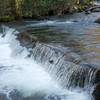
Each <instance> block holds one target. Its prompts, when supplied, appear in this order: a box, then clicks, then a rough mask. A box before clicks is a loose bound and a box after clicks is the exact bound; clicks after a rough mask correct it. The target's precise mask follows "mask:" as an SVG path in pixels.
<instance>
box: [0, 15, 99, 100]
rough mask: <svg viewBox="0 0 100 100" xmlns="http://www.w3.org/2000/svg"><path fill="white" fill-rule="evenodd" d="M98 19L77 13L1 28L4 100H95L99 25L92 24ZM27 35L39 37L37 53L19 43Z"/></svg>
mask: <svg viewBox="0 0 100 100" xmlns="http://www.w3.org/2000/svg"><path fill="white" fill-rule="evenodd" d="M99 16H100V13H92V14H89V15H85V14H84V13H77V14H73V15H67V16H63V17H52V18H48V19H45V20H40V21H37V20H36V21H32V20H25V21H21V22H12V23H7V24H6V23H1V28H0V33H1V34H0V100H93V97H92V94H91V93H92V92H93V85H94V77H95V73H96V72H97V71H98V70H100V25H99V24H97V23H94V21H95V19H96V18H98V17H99ZM2 25H3V26H2ZM24 33H25V34H28V35H30V36H31V37H35V38H36V40H37V43H36V47H35V48H31V46H30V44H28V45H27V46H29V47H27V46H26V45H25V46H22V45H23V43H24V42H23V43H22V45H21V43H20V41H18V40H17V36H18V34H24ZM22 36H23V35H22ZM47 46H48V47H47ZM51 48H53V49H51ZM30 50H31V54H32V55H30ZM57 50H60V51H57ZM62 51H63V52H64V54H66V56H64V57H66V60H65V58H64V59H63V58H61V56H62ZM55 52H57V53H55ZM43 55H44V56H43ZM58 58H59V59H58ZM60 58H61V59H60ZM48 59H49V62H48ZM63 60H64V61H63ZM58 61H59V62H58ZM55 62H56V64H55ZM57 62H58V63H57ZM65 62H66V63H65ZM49 63H53V64H52V65H51V64H49ZM65 65H66V66H67V69H64V68H66V66H65ZM83 65H84V66H83ZM80 66H83V67H80ZM84 67H86V69H85V70H84ZM59 68H62V69H64V70H62V69H59ZM81 70H82V71H81ZM61 73H63V74H61ZM84 73H85V74H87V75H84ZM60 75H62V76H60ZM79 76H80V77H79ZM82 78H83V79H84V80H85V81H84V82H83V81H82ZM92 82H93V84H92Z"/></svg>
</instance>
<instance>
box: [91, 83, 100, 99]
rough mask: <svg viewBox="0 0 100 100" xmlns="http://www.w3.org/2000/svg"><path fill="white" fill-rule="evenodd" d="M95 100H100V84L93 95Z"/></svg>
mask: <svg viewBox="0 0 100 100" xmlns="http://www.w3.org/2000/svg"><path fill="white" fill-rule="evenodd" d="M92 95H93V97H94V99H95V100H100V83H98V84H97V85H96V86H95V88H94V91H93V93H92Z"/></svg>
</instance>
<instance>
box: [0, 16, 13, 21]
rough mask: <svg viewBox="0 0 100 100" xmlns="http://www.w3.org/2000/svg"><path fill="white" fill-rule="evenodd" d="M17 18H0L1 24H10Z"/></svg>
mask: <svg viewBox="0 0 100 100" xmlns="http://www.w3.org/2000/svg"><path fill="white" fill-rule="evenodd" d="M14 20H15V18H14V17H13V16H3V17H0V21H1V22H9V21H14Z"/></svg>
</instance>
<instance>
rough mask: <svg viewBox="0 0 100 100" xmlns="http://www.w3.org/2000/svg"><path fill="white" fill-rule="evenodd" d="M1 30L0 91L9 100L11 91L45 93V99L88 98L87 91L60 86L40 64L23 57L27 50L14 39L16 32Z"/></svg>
mask: <svg viewBox="0 0 100 100" xmlns="http://www.w3.org/2000/svg"><path fill="white" fill-rule="evenodd" d="M4 29H5V30H4V32H3V33H1V34H0V93H4V94H6V95H7V97H8V99H9V100H12V99H11V98H10V97H9V95H10V93H11V92H12V91H13V90H17V91H19V92H20V93H22V94H23V96H24V97H28V96H32V95H34V94H36V93H40V94H46V96H45V99H46V100H90V97H89V95H88V94H87V92H84V91H78V90H77V91H74V90H73V91H69V90H67V89H63V88H62V86H60V85H59V84H58V83H57V82H56V81H55V80H53V78H51V76H50V75H49V74H48V73H47V72H46V70H45V69H44V67H42V66H41V65H40V64H38V63H37V62H35V61H34V60H33V59H32V58H29V57H27V56H28V54H29V52H28V50H27V49H26V48H25V47H21V46H20V43H19V41H17V40H16V37H17V36H16V34H18V33H19V32H17V31H16V30H15V29H12V28H8V27H4ZM50 95H52V96H53V95H54V98H53V99H52V98H51V97H50ZM55 95H58V96H59V97H60V99H57V98H56V96H55ZM17 100H19V99H17ZM25 100H26V99H25Z"/></svg>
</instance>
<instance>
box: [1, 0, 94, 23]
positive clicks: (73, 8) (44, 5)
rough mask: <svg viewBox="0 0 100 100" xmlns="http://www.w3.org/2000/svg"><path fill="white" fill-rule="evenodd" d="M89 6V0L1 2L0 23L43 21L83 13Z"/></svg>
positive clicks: (13, 0) (16, 0) (14, 0)
mask: <svg viewBox="0 0 100 100" xmlns="http://www.w3.org/2000/svg"><path fill="white" fill-rule="evenodd" d="M0 2H1V1H0ZM91 6H93V4H92V3H91V2H90V1H89V0H84V1H80V0H70V1H66V0H62V1H60V0H56V1H54V0H53V1H52V0H44V1H43V0H37V1H32V0H9V1H8V0H3V1H2V2H1V3H0V8H1V9H0V21H1V22H9V21H15V20H22V19H45V18H47V17H48V16H62V15H66V14H73V13H76V12H83V11H85V10H86V9H87V8H88V7H91Z"/></svg>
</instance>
